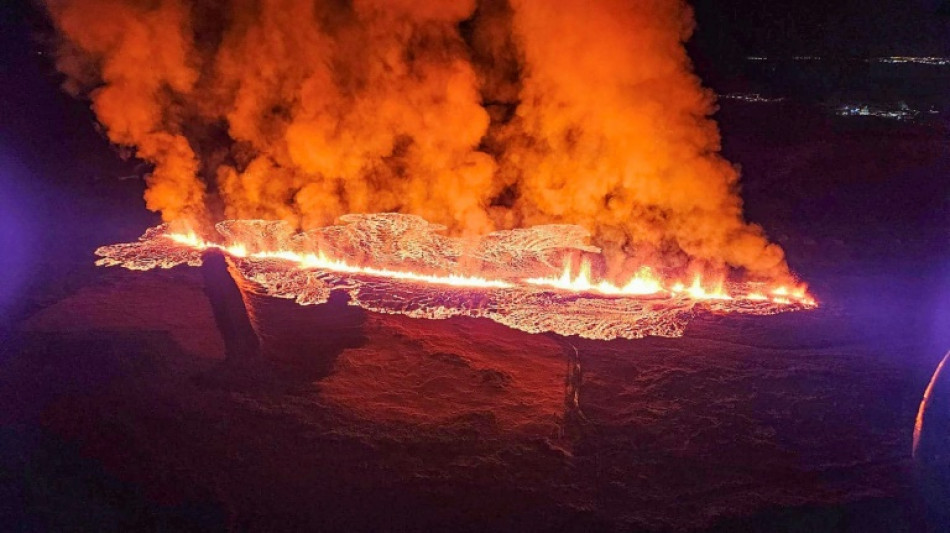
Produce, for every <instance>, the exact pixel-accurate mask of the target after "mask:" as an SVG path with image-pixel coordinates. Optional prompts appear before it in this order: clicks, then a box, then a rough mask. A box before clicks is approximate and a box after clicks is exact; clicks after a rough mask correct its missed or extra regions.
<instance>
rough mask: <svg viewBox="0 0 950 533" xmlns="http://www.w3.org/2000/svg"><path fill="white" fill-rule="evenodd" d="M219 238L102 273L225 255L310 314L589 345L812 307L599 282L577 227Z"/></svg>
mask: <svg viewBox="0 0 950 533" xmlns="http://www.w3.org/2000/svg"><path fill="white" fill-rule="evenodd" d="M215 228H216V230H217V233H218V234H219V235H218V237H217V238H216V239H205V238H202V237H199V236H198V235H197V234H195V233H187V232H185V233H183V232H175V231H172V229H171V228H170V227H169V226H168V225H161V226H157V227H154V228H151V229H149V230H148V231H146V232H145V234H144V235H143V236H142V237H141V238H140V239H139V240H138V241H137V242H134V243H125V244H115V245H111V246H104V247H102V248H99V249H98V250H96V254H97V255H99V256H100V257H101V258H100V259H99V260H98V261H97V264H98V265H100V266H122V267H124V268H127V269H131V270H151V269H155V268H171V267H175V266H178V265H182V264H186V265H190V266H199V265H200V264H201V261H202V253H203V252H205V251H207V250H209V249H220V250H222V251H223V252H224V253H226V254H227V255H228V256H229V257H230V260H231V262H232V264H233V266H234V271H235V272H236V275H239V276H241V277H242V278H243V279H244V281H247V282H249V283H251V284H252V285H253V286H254V287H255V288H256V289H257V290H259V291H260V292H261V293H262V294H266V295H268V296H272V297H277V298H289V299H293V300H295V301H296V302H297V303H299V304H301V305H316V304H322V303H325V302H326V301H327V300H328V299H329V297H330V295H331V293H332V292H333V291H344V292H345V293H347V294H348V295H349V298H350V300H349V303H350V305H355V306H359V307H361V308H363V309H366V310H368V311H373V312H379V313H390V314H403V315H407V316H410V317H414V318H427V319H444V318H450V317H454V316H468V317H475V318H488V319H490V320H493V321H495V322H499V323H501V324H504V325H506V326H509V327H512V328H515V329H518V330H521V331H526V332H529V333H542V332H553V333H557V334H560V335H578V336H581V337H584V338H589V339H602V340H609V339H615V338H627V339H634V338H641V337H644V336H647V335H659V336H665V337H677V336H680V335H682V334H683V331H684V328H685V326H686V324H687V323H688V321H689V319H690V318H691V317H692V316H693V315H694V314H695V313H697V312H701V311H707V312H712V313H746V314H759V315H767V314H775V313H780V312H784V311H795V310H803V309H810V308H814V307H815V306H816V305H817V304H816V302H815V301H814V299H813V298H811V297H810V296H809V295H808V294H807V292H806V291H805V289H804V288H803V287H787V286H781V287H770V286H767V285H766V284H764V283H756V282H731V281H726V280H717V281H716V282H715V283H711V282H708V281H707V280H703V279H702V278H701V277H700V276H693V277H692V279H691V280H689V281H688V282H684V281H682V280H677V279H675V278H671V277H665V276H663V275H661V274H660V273H659V272H658V271H656V270H654V269H652V268H650V267H649V266H643V267H641V268H639V269H638V270H636V273H635V274H634V275H633V277H631V278H630V279H628V280H624V281H622V282H620V283H615V282H613V281H610V280H606V279H597V277H596V275H595V274H594V273H593V271H594V268H593V267H592V264H593V261H594V260H596V259H597V254H598V253H599V249H597V248H595V247H592V246H590V245H588V244H586V242H585V241H586V239H587V237H588V234H587V232H586V231H585V230H584V229H583V228H581V227H579V226H572V225H545V226H535V227H532V228H526V229H517V230H505V231H497V232H493V233H489V234H487V235H484V236H482V237H481V238H477V239H471V238H458V237H448V236H445V235H443V234H442V233H441V232H442V230H443V229H444V228H443V227H442V226H439V225H436V224H430V223H429V222H427V221H425V220H424V219H422V218H421V217H418V216H413V215H403V214H395V213H384V214H369V215H346V216H343V217H341V218H340V224H338V225H332V226H327V227H323V228H318V229H314V230H309V231H304V232H296V231H295V230H294V229H293V227H292V226H290V225H289V224H287V223H285V222H280V221H262V220H229V221H224V222H220V223H218V224H217V225H216V226H215Z"/></svg>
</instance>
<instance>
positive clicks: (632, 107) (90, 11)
mask: <svg viewBox="0 0 950 533" xmlns="http://www.w3.org/2000/svg"><path fill="white" fill-rule="evenodd" d="M45 3H46V5H47V7H48V12H49V14H50V16H51V19H52V21H53V23H54V25H55V27H56V29H57V30H58V32H59V39H58V41H57V42H58V45H59V46H58V49H57V52H58V53H57V66H58V68H59V69H60V71H61V72H63V73H64V74H65V75H66V82H65V88H66V89H67V90H68V91H70V92H72V93H73V94H76V95H80V96H85V97H88V98H89V99H90V100H91V101H92V107H93V109H94V111H95V112H96V115H97V117H98V118H99V120H100V122H101V123H102V125H103V126H104V131H105V132H106V133H107V135H108V136H109V138H110V140H112V141H113V142H115V143H117V144H120V145H124V146H129V147H132V148H134V151H135V154H136V155H137V156H138V157H141V158H143V159H146V160H148V161H149V162H151V163H152V164H154V171H153V172H152V173H151V174H150V176H148V178H147V183H148V187H147V190H146V192H145V199H146V204H147V206H148V208H149V209H152V210H155V211H160V212H161V214H162V217H163V219H164V220H165V221H166V222H170V223H176V224H182V223H183V224H186V225H189V226H191V227H201V228H206V230H210V228H212V227H213V224H214V223H215V222H217V221H220V220H226V219H264V220H282V221H286V222H287V223H289V224H290V226H292V227H294V228H296V229H299V230H309V229H314V228H320V227H324V226H326V225H328V224H332V223H333V222H334V221H335V220H336V219H337V218H338V217H340V216H342V215H345V214H348V213H388V212H399V213H404V214H413V215H419V216H422V217H424V218H425V219H426V220H429V221H432V222H433V223H437V224H441V225H444V226H446V228H447V231H448V233H449V234H450V235H456V236H476V235H484V234H487V233H490V232H492V231H496V230H507V229H514V228H524V227H530V226H538V225H550V224H575V225H581V226H583V227H585V228H587V229H588V230H590V232H591V242H592V243H593V244H594V245H596V246H597V247H599V248H600V249H602V250H603V259H604V265H603V267H604V268H605V269H606V272H607V273H608V274H609V277H610V278H612V279H621V278H628V279H629V278H631V277H633V276H634V275H635V274H636V271H637V269H639V268H641V266H642V265H655V266H656V267H658V268H696V269H698V270H704V271H708V270H718V271H719V272H721V273H725V272H726V271H727V270H728V269H729V268H730V267H732V268H736V269H740V270H742V271H744V272H746V273H748V274H749V275H750V276H751V277H752V278H754V279H759V280H766V281H770V282H776V283H778V284H790V283H794V278H793V276H792V275H791V273H790V271H789V269H788V267H787V265H786V263H785V259H784V254H783V251H782V250H781V248H779V247H778V246H777V245H775V244H771V243H769V241H768V240H767V238H766V237H765V235H764V232H763V231H762V228H760V227H759V226H757V225H755V224H750V223H748V222H746V221H745V220H744V219H743V215H742V201H741V198H740V196H739V191H738V173H737V170H736V169H735V168H734V167H733V166H732V165H731V164H730V163H729V162H727V161H726V160H725V159H723V158H722V157H721V156H720V155H719V149H720V140H719V132H718V129H717V127H716V124H715V122H713V121H712V120H711V119H710V115H711V114H712V112H713V111H714V109H715V100H714V96H713V95H712V93H711V92H710V91H708V90H706V89H704V88H703V87H702V85H701V83H700V81H699V79H698V78H697V77H696V76H695V75H694V74H693V72H692V66H691V63H690V60H689V57H688V55H687V53H686V50H685V47H684V42H686V40H687V39H689V37H690V35H691V33H692V31H693V25H694V21H693V16H692V10H691V9H690V8H689V6H688V5H687V4H686V3H685V2H684V1H683V0H638V1H635V2H631V1H628V0H596V1H590V0H559V1H557V2H552V1H549V0H462V1H459V0H225V1H217V0H216V1H209V0H153V1H141V0H45ZM572 268H577V269H580V265H574V266H573V267H572ZM579 274H580V275H581V276H582V272H581V271H578V272H572V273H568V274H567V277H569V278H571V279H570V281H569V282H568V280H567V278H563V279H562V278H561V277H558V279H557V281H556V282H554V281H551V282H550V283H549V282H545V283H546V284H547V285H551V286H553V287H560V286H564V285H571V286H574V285H578V284H580V285H581V286H583V284H584V283H585V280H584V279H583V276H582V279H580V280H578V279H577V277H578V275H579ZM644 275H645V276H646V277H645V279H644V280H643V282H642V283H641V282H639V281H638V282H636V283H635V284H634V285H631V286H629V287H619V288H620V289H626V290H621V291H619V292H620V293H626V292H629V291H633V292H642V291H648V290H650V289H651V288H653V285H652V283H651V282H650V281H649V279H648V278H649V275H647V274H646V273H644ZM686 285H687V286H689V285H690V283H689V282H687V283H686ZM593 288H594V289H598V288H602V289H605V290H604V291H601V292H609V293H615V292H618V291H617V290H616V289H617V288H616V287H607V286H606V285H603V286H599V287H593Z"/></svg>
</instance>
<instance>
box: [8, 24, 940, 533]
mask: <svg viewBox="0 0 950 533" xmlns="http://www.w3.org/2000/svg"><path fill="white" fill-rule="evenodd" d="M30 46H31V45H30V44H29V43H28V42H24V43H23V47H24V49H23V50H14V49H11V50H6V49H5V50H4V54H6V55H5V56H4V62H3V65H4V68H5V72H16V73H18V74H17V75H18V76H20V77H26V78H30V77H32V78H33V79H36V80H39V79H43V77H44V76H45V75H46V74H45V71H44V70H43V69H44V68H45V67H44V65H45V62H44V60H43V59H42V58H36V57H33V56H32V55H30V52H29V51H28V50H27V49H28V48H30ZM43 87H46V88H45V89H44V88H43ZM8 89H9V90H8V91H7V93H6V94H5V95H4V98H2V99H0V106H2V107H0V113H2V120H0V124H2V127H0V244H2V246H3V250H4V252H5V253H4V254H3V255H2V257H0V268H2V271H3V272H5V276H4V277H3V281H2V283H0V318H3V319H2V320H0V341H2V346H0V405H2V406H3V408H2V410H0V524H3V526H0V529H13V530H25V531H47V530H64V529H89V530H93V529H95V530H101V529H106V530H118V529H123V530H127V529H132V528H135V529H173V530H182V529H188V530H198V529H207V530H221V529H227V528H231V529H238V530H243V529H252V530H292V529H316V530H341V529H345V530H374V531H375V530H407V529H409V530H423V529H437V528H438V529H448V528H452V529H459V530H482V529H502V530H514V529H530V530H592V529H597V530H650V531H654V530H697V529H716V530H722V531H735V530H775V529H779V530H797V531H911V530H915V531H917V530H921V529H924V528H930V529H935V530H936V529H940V528H941V527H942V526H944V525H946V522H943V521H942V520H945V519H946V518H947V517H946V514H944V515H941V514H940V510H939V505H941V504H943V505H947V502H948V501H950V500H941V499H940V498H941V497H944V498H945V497H946V492H944V493H941V490H945V488H946V487H945V485H940V484H939V483H937V484H934V483H932V482H930V481H932V480H933V479H934V478H933V476H931V475H930V473H932V471H933V468H932V467H930V466H928V467H927V468H923V469H920V468H916V467H915V463H914V462H913V461H912V460H911V458H910V449H911V435H912V430H913V424H914V418H915V415H916V410H917V406H918V403H919V401H920V396H921V394H922V392H923V390H924V388H925V386H926V384H927V382H928V380H929V379H930V375H931V373H932V372H933V369H934V367H935V366H936V364H937V362H938V361H939V359H940V358H941V356H942V355H943V354H944V353H945V351H946V350H947V349H948V348H950V234H948V228H950V205H948V202H950V148H948V143H947V125H946V124H945V123H944V122H940V121H936V122H932V123H928V124H892V123H885V122H880V121H876V120H860V119H858V120H857V121H855V119H839V118H833V117H829V116H828V115H827V114H826V113H825V112H824V111H823V110H821V109H819V108H816V107H810V106H806V105H801V104H796V103H794V101H791V102H787V103H783V104H778V105H754V104H745V103H741V102H736V103H724V104H723V109H722V110H721V112H720V113H719V115H718V118H719V119H720V122H721V124H722V128H723V132H724V149H725V151H726V153H727V156H728V157H729V158H730V159H731V160H733V161H735V162H737V163H739V164H741V166H742V167H743V174H744V189H743V192H744V197H745V198H746V201H747V215H748V217H749V218H750V220H753V221H755V222H758V223H760V224H762V225H763V226H764V227H765V228H766V229H767V230H768V232H769V234H770V235H772V236H773V237H774V238H775V239H776V240H777V241H779V242H780V243H781V244H782V245H783V246H784V247H785V249H786V251H787V252H788V255H789V260H790V263H791V264H792V266H793V268H794V269H796V270H797V271H798V272H800V273H801V274H802V276H803V277H804V279H806V280H808V281H810V282H811V284H812V289H813V292H814V294H815V295H816V296H817V297H818V299H819V301H820V302H821V303H822V307H821V309H819V310H817V311H814V312H809V313H795V314H787V315H780V316H773V317H726V318H723V317H713V316H704V317H699V318H697V319H696V320H695V321H694V322H693V323H692V324H691V325H690V327H689V328H688V330H687V334H686V336H685V337H684V338H681V339H659V338H651V339H645V340H638V341H615V342H594V341H582V340H578V339H564V338H558V337H556V336H548V335H528V334H524V333H520V332H517V331H514V330H510V329H507V328H505V327H503V326H500V325H498V324H494V323H491V322H488V321H480V320H472V319H453V320H448V321H420V320H412V319H409V318H405V317H399V316H383V315H376V314H369V313H361V312H358V311H354V310H353V309H351V308H347V307H345V306H343V304H342V302H335V303H333V304H330V305H328V306H324V307H323V308H322V309H317V308H309V309H301V308H298V307H296V306H294V305H292V304H289V303H287V302H277V303H274V302H270V303H267V302H261V301H259V300H258V301H257V304H255V305H256V306H257V307H255V310H256V311H257V312H258V318H259V320H261V323H262V324H263V326H264V327H266V328H267V329H268V331H270V332H272V336H271V337H269V338H268V339H267V340H266V341H265V345H266V346H265V347H267V346H270V347H271V348H273V347H274V346H279V347H281V349H282V350H285V351H287V353H290V352H292V356H291V357H288V358H286V360H284V361H283V362H281V363H280V364H275V363H271V362H264V361H236V362H235V361H225V360H224V343H223V341H222V339H221V336H220V334H219V333H218V330H217V328H216V327H215V321H214V317H213V314H212V309H211V306H210V305H209V301H208V298H207V297H206V295H205V289H206V287H205V281H204V279H203V278H202V275H201V272H200V271H199V270H197V269H187V268H178V269H173V270H171V271H167V272H153V273H145V274H137V273H131V272H126V271H123V270H117V269H96V268H94V267H93V266H92V262H93V260H94V257H93V255H92V251H93V250H94V249H95V247H97V246H99V245H101V244H107V243H112V242H117V241H124V240H130V239H134V238H135V237H137V236H138V235H139V234H140V233H141V232H142V230H143V229H144V228H145V227H147V226H148V225H149V224H151V223H153V222H154V221H155V219H154V218H153V217H152V216H151V215H149V214H147V213H146V212H145V210H144V207H143V205H142V201H141V189H142V182H141V180H140V179H137V178H135V176H136V174H140V173H141V171H142V169H137V168H135V163H134V162H123V161H121V160H119V159H118V158H117V157H116V156H115V154H114V152H112V150H111V149H110V148H109V147H108V146H107V144H106V143H105V141H103V140H102V139H101V138H99V137H98V136H96V135H94V134H92V133H91V132H92V125H91V124H92V121H91V117H90V115H89V114H88V112H85V111H84V110H82V109H80V108H77V106H76V105H75V104H74V103H72V102H71V101H69V100H68V99H67V98H66V97H65V96H62V95H60V94H59V93H58V92H56V89H55V87H52V86H49V84H47V85H45V86H44V85H43V84H33V85H29V84H17V83H14V84H12V85H11V86H9V87H8ZM120 177H127V178H128V179H119V178H120ZM295 321H305V322H306V323H308V324H311V325H312V326H311V328H310V329H307V330H305V335H306V338H307V339H308V341H309V342H311V346H312V348H309V350H310V353H309V355H310V356H311V357H312V359H313V360H315V361H317V363H314V362H313V361H309V360H308V358H307V357H306V356H307V355H308V353H307V349H304V348H301V347H300V346H289V347H288V346H287V344H286V343H287V342H288V337H287V330H288V329H290V330H293V329H294V327H296V326H294V324H293V322H295ZM288 326H293V327H288ZM291 340H292V339H291ZM281 342H284V343H285V344H284V345H281ZM947 381H948V380H944V385H941V386H940V387H943V388H942V389H941V388H940V387H938V390H937V394H938V395H941V390H942V391H943V392H942V395H941V396H939V397H942V398H944V400H943V401H942V403H941V402H938V401H937V400H935V402H934V404H933V407H932V408H933V409H944V410H946V409H947V405H948V402H947V401H946V400H947V398H948V397H950V388H948V387H947V385H950V383H946V382H947ZM938 414H939V413H938ZM927 431H928V427H927V426H926V425H925V433H926V432H927ZM929 431H931V432H933V431H936V429H931V430H929ZM933 460H934V461H936V462H937V463H940V461H943V463H942V464H943V465H944V466H946V461H947V456H946V455H943V457H942V458H939V457H937V458H934V459H933ZM928 469H930V470H928ZM922 479H923V480H924V481H926V482H921V480H922ZM937 479H939V478H937Z"/></svg>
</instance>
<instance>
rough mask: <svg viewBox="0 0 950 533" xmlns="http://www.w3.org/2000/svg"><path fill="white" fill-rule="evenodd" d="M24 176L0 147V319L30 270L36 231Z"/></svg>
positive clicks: (14, 301) (20, 289) (17, 297)
mask: <svg viewBox="0 0 950 533" xmlns="http://www.w3.org/2000/svg"><path fill="white" fill-rule="evenodd" d="M28 179H29V172H28V171H27V170H26V169H25V168H24V167H23V165H22V164H21V163H20V162H19V161H18V160H17V159H16V158H15V157H14V156H13V155H12V154H9V153H7V152H6V150H5V149H4V148H3V147H0V318H2V317H4V316H5V315H6V314H7V313H9V312H10V311H11V310H12V308H13V306H14V304H15V303H16V302H17V300H18V299H19V298H20V297H21V296H22V289H23V286H24V284H25V283H26V280H27V276H28V274H29V270H30V268H29V267H30V263H31V261H30V258H31V257H32V255H33V250H32V243H33V242H35V238H36V234H35V231H37V230H36V228H35V221H34V220H32V219H31V214H32V210H31V209H30V208H29V200H28V199H29V198H30V195H29V194H28V191H27V188H28V187H27V183H26V180H28Z"/></svg>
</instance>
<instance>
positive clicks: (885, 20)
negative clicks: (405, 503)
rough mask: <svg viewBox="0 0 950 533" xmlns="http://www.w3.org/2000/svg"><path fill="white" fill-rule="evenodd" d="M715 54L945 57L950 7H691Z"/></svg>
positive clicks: (931, 1)
mask: <svg viewBox="0 0 950 533" xmlns="http://www.w3.org/2000/svg"><path fill="white" fill-rule="evenodd" d="M692 4H693V6H694V8H695V10H696V17H697V20H698V23H699V30H698V32H697V35H696V41H697V42H696V43H695V45H696V46H697V47H698V48H701V49H703V50H704V51H706V52H707V53H709V54H710V55H718V56H722V57H728V56H729V55H730V54H735V55H750V54H762V55H836V56H851V57H855V56H856V57H866V56H882V55H944V54H947V53H948V51H950V2H948V1H947V0H840V1H828V0H820V1H815V0H772V1H761V0H693V1H692Z"/></svg>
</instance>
